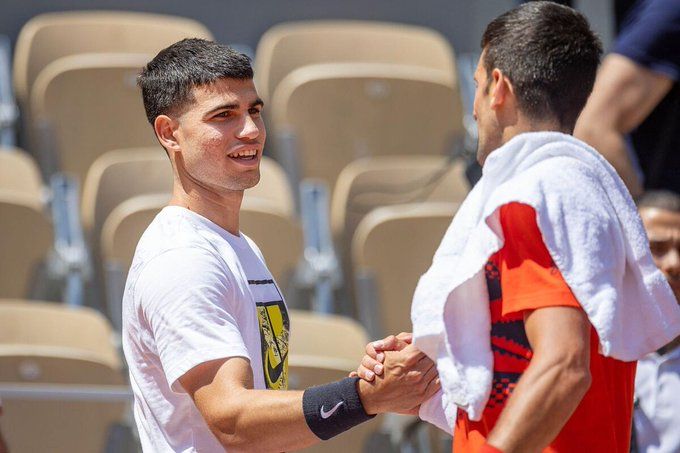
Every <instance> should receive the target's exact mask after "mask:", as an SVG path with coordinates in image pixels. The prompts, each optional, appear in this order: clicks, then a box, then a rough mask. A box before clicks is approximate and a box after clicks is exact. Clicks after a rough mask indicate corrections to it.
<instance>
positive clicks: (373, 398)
mask: <svg viewBox="0 0 680 453" xmlns="http://www.w3.org/2000/svg"><path fill="white" fill-rule="evenodd" d="M179 382H180V383H181V385H182V387H183V388H184V389H185V390H186V391H187V393H188V394H189V395H190V396H191V397H192V398H193V400H194V403H195V404H196V407H197V408H198V410H199V412H200V413H201V414H202V416H203V417H204V419H205V421H206V423H207V424H208V426H209V427H210V430H211V431H212V432H213V434H214V435H215V436H216V437H217V439H218V440H219V441H220V443H222V445H224V446H225V447H226V448H227V449H228V450H229V451H287V450H295V449H299V448H304V447H307V446H310V445H312V444H314V443H317V442H319V440H320V439H319V437H317V435H316V434H315V433H314V432H312V430H311V429H310V427H309V424H308V421H307V419H306V418H305V414H304V411H303V395H304V392H302V391H271V390H253V388H252V387H253V377H252V371H251V368H250V363H249V362H248V360H246V359H244V358H240V357H233V358H229V359H220V360H213V361H211V362H207V363H203V364H200V365H198V366H196V367H194V368H193V369H191V370H190V371H188V372H187V373H185V374H184V375H183V376H182V377H181V378H180V379H179ZM356 385H357V388H356V391H357V394H358V395H359V397H360V399H361V404H362V406H363V409H364V410H365V413H366V414H370V415H373V414H377V413H382V412H407V411H409V410H412V409H413V408H414V407H416V406H418V405H419V404H420V403H421V402H422V401H423V400H425V399H428V398H430V397H431V396H432V395H433V394H434V393H436V392H437V390H438V389H439V385H438V381H437V380H436V368H435V366H434V364H433V363H432V362H431V361H430V360H429V359H427V358H426V357H425V356H424V354H422V353H421V352H420V351H418V350H417V349H415V348H414V347H408V348H405V349H404V350H402V351H400V352H391V353H386V357H385V363H384V371H383V373H382V376H381V377H379V378H377V379H375V380H374V381H373V382H370V383H369V382H366V381H362V380H359V381H357V384H356ZM329 409H332V408H330V407H329ZM321 421H322V422H323V420H321ZM328 422H329V423H338V420H337V419H333V416H332V415H331V416H329V417H328Z"/></svg>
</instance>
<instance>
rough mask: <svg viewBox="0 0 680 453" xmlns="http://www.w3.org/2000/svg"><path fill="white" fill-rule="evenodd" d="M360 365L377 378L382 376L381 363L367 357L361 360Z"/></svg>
mask: <svg viewBox="0 0 680 453" xmlns="http://www.w3.org/2000/svg"><path fill="white" fill-rule="evenodd" d="M361 365H362V366H363V367H364V368H366V369H367V370H370V371H373V372H374V373H375V374H377V375H378V376H379V375H381V374H382V372H383V368H384V367H383V364H382V363H380V362H378V361H377V360H375V359H373V358H371V357H369V356H367V355H365V356H364V357H363V358H362V359H361Z"/></svg>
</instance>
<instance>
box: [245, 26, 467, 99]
mask: <svg viewBox="0 0 680 453" xmlns="http://www.w3.org/2000/svg"><path fill="white" fill-rule="evenodd" d="M332 62H374V63H397V64H409V65H414V66H420V67H423V68H430V69H437V70H440V71H443V72H445V73H447V74H448V75H449V80H450V82H451V83H454V81H455V77H456V69H455V57H454V53H453V49H452V48H451V46H450V45H449V43H448V41H446V39H445V38H444V37H443V36H442V35H440V34H439V33H437V32H436V31H434V30H431V29H428V28H424V27H417V26H412V25H406V24H395V23H384V22H368V21H308V22H290V23H283V24H279V25H276V26H274V27H272V28H270V29H269V30H267V31H266V32H265V33H264V35H262V38H260V42H259V43H258V46H257V52H256V58H255V68H256V71H255V83H256V85H257V89H258V92H259V94H260V96H262V98H263V99H265V100H267V101H270V100H271V97H272V96H273V95H274V92H275V91H276V88H277V86H278V84H279V83H280V82H281V81H282V80H283V79H284V78H285V77H286V76H287V75H288V74H289V73H291V72H292V71H294V70H295V69H297V68H300V67H302V66H306V65H311V64H317V63H332ZM317 110H318V109H317Z"/></svg>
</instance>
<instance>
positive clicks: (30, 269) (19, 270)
mask: <svg viewBox="0 0 680 453" xmlns="http://www.w3.org/2000/svg"><path fill="white" fill-rule="evenodd" d="M0 219H2V220H1V221H0V250H2V256H1V257H0V297H19V298H25V297H29V295H30V293H31V286H32V283H33V281H34V277H35V276H36V271H37V269H38V267H39V266H40V264H42V263H43V262H44V260H45V259H46V258H47V255H48V253H49V251H50V250H51V248H52V243H53V228H52V223H51V221H50V218H49V217H48V215H47V214H46V213H45V205H44V203H43V200H42V197H41V196H40V195H36V194H28V193H22V192H21V191H14V190H6V189H0Z"/></svg>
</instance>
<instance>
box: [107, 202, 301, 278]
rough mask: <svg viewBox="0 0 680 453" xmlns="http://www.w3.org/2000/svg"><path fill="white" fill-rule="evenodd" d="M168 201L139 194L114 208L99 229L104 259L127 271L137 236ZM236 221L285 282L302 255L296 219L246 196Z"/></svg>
mask: <svg viewBox="0 0 680 453" xmlns="http://www.w3.org/2000/svg"><path fill="white" fill-rule="evenodd" d="M168 201H169V196H168V195H164V194H151V195H140V196H137V197H133V198H130V199H128V200H126V201H124V202H123V203H121V204H120V205H119V206H118V207H116V208H115V209H114V210H113V211H112V212H111V215H109V216H108V218H107V219H106V222H105V223H104V227H103V229H102V239H101V250H102V257H103V259H104V261H105V262H118V263H120V265H121V266H122V269H124V270H125V271H127V269H129V268H130V264H131V263H132V258H133V256H134V251H135V248H136V247H137V242H139V238H140V237H141V236H142V233H143V232H144V230H145V229H146V227H148V226H149V224H150V223H151V221H152V220H153V219H154V217H155V216H156V215H157V214H158V213H159V212H160V211H161V209H163V207H164V206H166V205H167V204H168ZM240 224H241V225H240V226H241V231H243V232H244V233H245V234H247V235H248V236H249V237H250V238H251V239H253V241H255V243H256V244H257V245H258V247H259V248H260V250H261V251H262V254H263V255H264V257H265V260H266V261H267V267H268V268H269V270H270V271H271V273H272V275H273V276H274V278H275V279H276V280H277V281H278V282H280V283H282V284H285V282H287V281H288V279H289V278H290V277H291V276H292V274H293V272H294V270H295V266H296V265H297V263H298V261H299V259H300V257H301V255H302V230H301V227H300V225H299V224H298V222H297V221H296V220H295V219H293V218H291V217H289V216H288V215H287V214H286V213H285V212H283V211H281V210H280V209H279V208H278V207H277V206H276V205H274V204H273V203H271V202H270V201H268V200H264V199H260V198H255V197H248V196H246V197H245V198H244V200H243V205H242V206H241V216H240Z"/></svg>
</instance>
